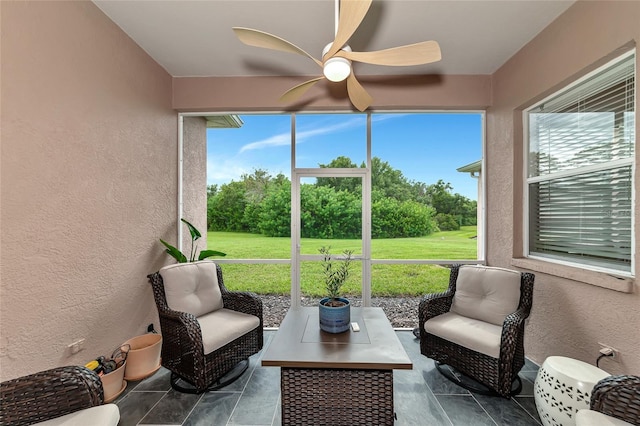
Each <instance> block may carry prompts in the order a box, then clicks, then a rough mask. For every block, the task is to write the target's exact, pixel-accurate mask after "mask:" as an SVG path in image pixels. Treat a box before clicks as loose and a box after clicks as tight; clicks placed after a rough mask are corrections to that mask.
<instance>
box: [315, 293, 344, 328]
mask: <svg viewBox="0 0 640 426" xmlns="http://www.w3.org/2000/svg"><path fill="white" fill-rule="evenodd" d="M328 300H330V299H329V298H328V297H325V298H324V299H322V300H321V301H320V305H319V306H318V310H319V312H320V330H322V331H326V332H327V333H344V332H345V331H347V330H349V327H350V325H351V304H350V303H349V300H348V299H344V298H342V297H339V298H338V299H337V300H339V301H341V302H344V303H345V305H344V306H339V307H333V306H325V305H324V303H325V302H327V301H328Z"/></svg>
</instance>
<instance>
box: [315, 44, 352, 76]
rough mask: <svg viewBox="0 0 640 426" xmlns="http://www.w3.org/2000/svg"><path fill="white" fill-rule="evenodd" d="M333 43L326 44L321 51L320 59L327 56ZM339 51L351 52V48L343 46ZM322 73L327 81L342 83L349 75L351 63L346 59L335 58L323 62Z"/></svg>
mask: <svg viewBox="0 0 640 426" xmlns="http://www.w3.org/2000/svg"><path fill="white" fill-rule="evenodd" d="M332 45H333V43H329V44H327V45H326V46H325V47H324V49H322V57H323V58H324V55H326V54H327V52H328V51H329V49H331V46H332ZM341 50H344V51H346V52H351V47H349V46H348V45H344V46H343V47H342V49H341ZM322 73H323V74H324V76H325V77H326V78H327V80H329V81H333V82H339V81H344V80H345V79H346V78H347V77H349V74H351V61H350V60H348V59H346V58H336V57H335V56H334V57H332V58H329V59H327V60H326V61H324V64H323V66H322Z"/></svg>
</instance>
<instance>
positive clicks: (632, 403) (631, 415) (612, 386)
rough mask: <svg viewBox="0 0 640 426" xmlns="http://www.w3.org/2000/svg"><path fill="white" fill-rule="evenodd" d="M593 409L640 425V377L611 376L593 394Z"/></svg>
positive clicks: (596, 386)
mask: <svg viewBox="0 0 640 426" xmlns="http://www.w3.org/2000/svg"><path fill="white" fill-rule="evenodd" d="M591 409H592V410H595V411H599V412H601V413H603V414H606V415H607V416H612V417H616V418H618V419H620V420H624V421H625V422H628V423H631V424H633V425H640V376H628V375H619V376H609V377H605V378H604V379H602V380H600V381H599V382H598V383H597V384H596V385H595V386H594V388H593V392H592V393H591Z"/></svg>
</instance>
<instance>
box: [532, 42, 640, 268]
mask: <svg viewBox="0 0 640 426" xmlns="http://www.w3.org/2000/svg"><path fill="white" fill-rule="evenodd" d="M634 108H635V53H633V54H627V55H625V56H624V57H623V58H621V59H619V60H617V61H615V62H613V63H610V64H608V65H606V66H605V67H603V68H601V69H600V70H598V71H596V72H594V73H593V74H591V75H590V76H589V77H587V78H585V79H583V80H582V81H580V82H578V83H577V84H575V85H573V86H571V87H570V88H568V89H566V90H563V91H560V92H558V93H557V94H555V95H553V96H552V97H550V98H549V99H547V100H545V101H543V102H542V103H540V104H538V105H536V106H534V107H532V108H530V109H529V110H527V111H526V112H525V114H526V115H527V118H528V123H529V135H528V136H529V137H528V141H529V151H528V164H527V170H528V179H527V185H528V193H529V199H528V203H529V215H528V217H529V234H528V235H529V241H528V251H529V254H530V255H534V256H542V257H548V258H553V259H558V260H563V261H567V262H571V263H578V264H582V265H590V266H595V267H598V268H605V269H614V270H619V271H624V272H631V255H632V244H633V241H632V235H631V220H632V217H633V203H632V196H633V194H632V188H633V154H634V146H635V111H634Z"/></svg>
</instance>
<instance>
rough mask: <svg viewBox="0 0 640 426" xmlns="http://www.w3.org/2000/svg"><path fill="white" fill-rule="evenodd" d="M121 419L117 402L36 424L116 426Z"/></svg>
mask: <svg viewBox="0 0 640 426" xmlns="http://www.w3.org/2000/svg"><path fill="white" fill-rule="evenodd" d="M119 421H120V410H119V409H118V406H117V405H116V404H105V405H98V406H96V407H91V408H87V409H85V410H80V411H76V412H74V413H71V414H67V415H65V416H61V417H56V418H55V419H51V420H47V421H44V422H40V423H36V424H35V425H36V426H87V425H91V426H116V425H117V424H118V422H119Z"/></svg>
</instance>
